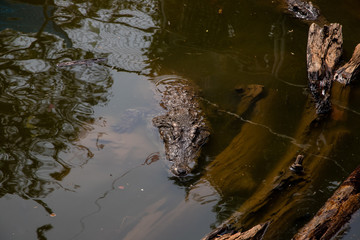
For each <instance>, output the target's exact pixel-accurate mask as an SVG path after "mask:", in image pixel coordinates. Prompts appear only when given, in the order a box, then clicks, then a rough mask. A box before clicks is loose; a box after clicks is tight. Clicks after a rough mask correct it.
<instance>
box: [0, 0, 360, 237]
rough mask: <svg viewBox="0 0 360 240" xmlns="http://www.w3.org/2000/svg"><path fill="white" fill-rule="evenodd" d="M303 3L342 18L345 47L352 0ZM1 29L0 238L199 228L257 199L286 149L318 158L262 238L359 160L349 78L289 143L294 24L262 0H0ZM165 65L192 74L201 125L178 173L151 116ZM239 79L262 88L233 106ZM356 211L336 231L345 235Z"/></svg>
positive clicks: (296, 110) (354, 28)
mask: <svg viewBox="0 0 360 240" xmlns="http://www.w3.org/2000/svg"><path fill="white" fill-rule="evenodd" d="M314 3H316V4H317V5H318V6H319V7H320V9H321V13H322V14H323V15H324V16H325V17H326V18H327V20H328V21H329V22H340V23H341V24H343V31H344V51H345V58H346V59H349V58H350V56H351V53H352V51H353V49H354V47H355V46H356V44H357V43H358V42H359V40H360V30H359V28H358V22H359V20H360V15H359V12H360V4H359V3H358V2H357V1H355V0H348V1H344V2H341V3H339V2H338V1H320V0H319V1H314ZM0 31H1V32H0V183H1V188H0V210H1V221H0V239H157V240H159V239H164V240H165V239H200V238H201V237H203V236H204V235H205V234H207V233H209V232H210V231H211V229H212V228H214V227H216V226H218V225H219V224H221V223H222V222H223V221H225V220H226V219H228V218H229V217H230V216H231V215H232V214H233V213H234V212H237V211H240V210H241V209H242V208H241V207H242V206H247V205H246V204H247V203H248V202H249V201H250V202H251V201H252V199H255V200H256V199H257V198H256V196H257V193H258V192H261V189H262V187H263V186H266V183H267V182H269V181H271V179H272V174H273V172H275V175H277V174H280V173H278V172H276V171H277V169H278V168H279V167H278V166H280V168H281V164H280V162H282V161H281V160H282V159H285V160H284V161H285V162H286V161H287V162H288V163H289V164H290V163H291V161H292V159H291V157H290V158H288V159H286V158H287V157H286V156H287V154H288V152H289V151H290V152H291V150H289V149H291V148H297V151H302V152H305V155H306V153H308V154H309V155H311V156H312V158H311V161H314V162H319V164H318V165H316V166H317V167H316V168H314V169H317V170H314V171H312V172H311V174H313V175H311V176H309V178H310V179H313V180H310V181H309V182H307V183H306V185H305V187H304V188H301V189H300V190H299V192H298V193H294V194H291V195H289V196H288V195H286V194H284V196H285V199H284V200H282V202H291V201H293V202H295V203H292V204H293V205H291V206H292V207H291V208H290V209H288V210H287V212H286V213H284V214H283V215H281V216H284V218H285V219H286V224H285V225H283V227H282V228H278V229H275V230H274V231H275V233H273V235H272V239H290V238H291V236H292V235H293V234H294V233H296V231H297V230H298V228H299V227H301V226H302V225H303V224H304V223H305V222H307V221H308V220H309V219H310V218H311V216H312V215H313V214H315V213H316V211H317V210H318V209H319V208H320V207H321V206H322V204H323V203H324V202H325V200H326V199H327V198H328V197H329V196H331V194H332V193H333V191H334V190H335V189H336V188H337V186H338V185H339V184H340V183H341V181H342V180H343V179H344V178H345V177H346V176H347V175H348V174H349V173H350V172H351V171H352V170H353V169H354V168H355V167H356V166H357V165H358V163H359V157H360V149H359V148H358V145H359V135H360V129H359V124H358V122H359V120H360V104H359V101H358V98H359V96H360V95H359V94H360V88H359V85H358V84H355V85H353V86H351V91H350V93H349V96H348V98H345V99H343V98H341V97H339V98H336V99H334V101H333V105H334V108H335V109H336V111H335V113H336V114H334V117H333V119H332V120H329V123H328V124H325V125H324V126H323V127H322V128H321V129H320V130H319V133H318V134H317V135H316V137H313V136H312V135H310V136H309V139H308V140H306V141H305V142H301V141H302V140H301V139H300V137H299V135H298V134H297V131H298V129H301V125H302V119H303V116H304V112H306V109H308V108H309V106H311V104H308V103H307V101H308V99H309V98H310V96H309V93H308V92H307V91H306V85H307V75H306V59H305V53H306V41H307V31H308V23H305V22H301V21H300V20H298V19H294V18H292V17H291V16H290V15H288V14H286V13H284V10H283V9H282V8H281V7H280V5H279V4H278V2H276V1H275V2H271V1H250V0H248V1H221V0H209V1H204V0H198V1H190V0H189V1H188V0H179V1H174V0H162V1H151V0H148V1H116V0H102V1H98V0H92V1H81V0H80V1H79V0H77V1H68V0H59V1H57V0H55V1H54V2H52V1H42V0H39V1H37V0H34V1H26V2H21V1H9V0H0ZM99 57H106V58H107V61H106V62H105V63H99V64H90V65H77V66H70V67H61V68H59V67H57V66H56V64H58V63H59V62H63V61H71V60H78V59H89V58H99ZM177 79H188V80H189V81H190V82H191V83H193V84H194V85H196V86H197V87H198V88H199V94H200V96H201V98H199V101H200V102H201V103H202V105H203V108H204V112H205V113H206V115H207V118H208V120H209V122H210V124H211V127H212V135H211V138H210V141H209V142H208V144H207V145H206V146H205V147H204V149H203V152H202V154H201V157H200V159H199V164H198V167H197V168H196V169H195V170H194V173H193V175H191V176H190V177H187V178H185V179H181V180H179V179H177V178H174V177H173V176H172V175H171V173H169V171H168V169H169V163H168V161H167V160H166V159H165V158H164V148H163V144H162V142H161V140H160V138H159V136H158V132H157V129H155V128H154V127H153V126H152V124H151V119H152V118H153V117H154V116H156V115H157V114H160V113H161V112H162V111H163V110H162V109H161V107H160V105H159V101H160V97H161V96H160V93H159V89H160V88H161V86H162V85H163V84H166V81H168V80H172V81H176V80H177ZM251 84H260V85H263V86H264V92H263V93H262V94H261V96H260V97H259V98H257V99H256V101H255V100H254V102H253V104H250V106H248V108H246V109H245V110H244V111H243V110H241V109H243V108H244V103H243V102H244V99H242V98H241V97H240V96H239V95H238V94H237V93H236V92H235V90H234V89H235V88H236V87H238V86H239V85H241V86H248V85H251ZM304 109H305V110H304ZM334 129H335V130H334ZM329 131H332V133H334V132H335V133H337V132H340V133H344V134H342V135H341V137H338V138H336V141H335V140H334V138H333V137H332V136H333V135H334V134H333V135H329V134H327V132H329ZM228 146H230V147H228ZM327 147H329V148H331V150H329V151H327V152H326V151H325V152H326V155H324V154H323V152H322V151H321V149H323V148H327ZM229 149H230V150H229ZM308 149H318V150H314V151H313V150H312V151H311V152H310V150H308ZM158 155H159V156H160V159H159V160H157V157H156V156H158ZM151 156H155V158H151ZM151 160H154V161H151ZM305 167H306V165H305ZM255 200H254V201H255ZM271 201H272V200H270V202H271ZM270 205H271V204H270ZM273 205H274V206H275V205H276V204H275V200H274V204H273ZM274 206H270V207H269V209H270V210H269V209H263V210H262V211H264V212H263V213H262V212H259V213H257V215H254V217H253V219H251V220H249V222H251V221H254V222H256V221H257V219H261V216H262V215H263V214H264V215H266V214H271V211H275V212H276V207H274ZM239 209H240V210H239ZM258 223H259V222H258ZM359 223H360V221H359V219H358V217H357V215H355V217H354V219H352V221H351V223H350V224H349V226H347V228H346V229H345V230H344V233H343V238H342V239H357V238H358V237H359V234H358V233H357V232H356V231H355V230H354V229H357V228H358V225H359ZM249 224H250V223H249Z"/></svg>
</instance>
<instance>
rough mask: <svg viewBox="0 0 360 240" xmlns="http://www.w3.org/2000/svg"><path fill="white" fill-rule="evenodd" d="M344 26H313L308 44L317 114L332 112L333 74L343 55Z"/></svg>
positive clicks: (310, 84)
mask: <svg viewBox="0 0 360 240" xmlns="http://www.w3.org/2000/svg"><path fill="white" fill-rule="evenodd" d="M342 44H343V36H342V26H341V25H340V24H338V23H332V24H330V25H328V26H327V25H325V26H324V27H320V26H319V25H317V24H316V23H313V24H311V26H310V29H309V35H308V44H307V71H308V79H309V87H310V91H311V94H312V96H313V98H314V100H315V104H316V113H317V114H326V113H329V112H330V111H331V103H330V99H329V98H330V90H331V82H332V79H333V73H334V70H335V67H336V65H337V64H338V62H339V59H340V57H341V54H342Z"/></svg>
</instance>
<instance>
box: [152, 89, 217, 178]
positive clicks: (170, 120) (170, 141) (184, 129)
mask: <svg viewBox="0 0 360 240" xmlns="http://www.w3.org/2000/svg"><path fill="white" fill-rule="evenodd" d="M162 94H163V95H162V100H161V106H162V107H163V108H164V109H165V110H166V113H165V114H164V115H161V116H157V117H155V118H153V120H152V121H153V124H154V126H155V127H157V128H158V129H159V133H160V136H161V138H162V140H163V141H164V143H165V153H166V158H167V159H168V160H170V161H172V162H173V164H172V166H171V171H172V172H173V173H174V174H175V175H177V176H184V175H187V174H188V173H190V172H191V171H192V169H193V167H194V165H195V164H196V161H197V158H198V157H199V154H200V150H201V147H202V146H203V145H204V144H205V143H206V142H207V140H208V137H209V135H210V131H209V127H208V125H207V121H206V120H205V118H204V114H203V113H202V111H201V109H200V105H199V102H198V101H197V99H196V94H195V91H194V89H193V88H191V87H189V86H187V85H183V84H179V83H177V84H175V85H166V86H165V90H164V91H163V93H162Z"/></svg>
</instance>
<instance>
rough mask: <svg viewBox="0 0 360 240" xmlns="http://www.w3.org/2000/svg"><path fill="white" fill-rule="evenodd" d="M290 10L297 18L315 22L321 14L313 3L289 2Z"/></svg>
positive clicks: (293, 0) (291, 0) (300, 0)
mask: <svg viewBox="0 0 360 240" xmlns="http://www.w3.org/2000/svg"><path fill="white" fill-rule="evenodd" d="M287 4H288V10H289V11H290V12H292V13H293V15H295V17H297V18H299V19H303V20H308V21H314V20H316V19H318V17H319V15H320V12H319V10H318V9H317V8H316V7H314V5H313V4H312V3H311V2H307V1H303V0H287Z"/></svg>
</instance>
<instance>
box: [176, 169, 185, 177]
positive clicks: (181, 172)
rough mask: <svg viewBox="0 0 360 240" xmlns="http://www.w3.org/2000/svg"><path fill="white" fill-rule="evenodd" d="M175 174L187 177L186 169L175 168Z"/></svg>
mask: <svg viewBox="0 0 360 240" xmlns="http://www.w3.org/2000/svg"><path fill="white" fill-rule="evenodd" d="M173 173H174V174H175V175H177V176H184V175H186V170H185V169H184V168H174V169H173Z"/></svg>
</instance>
